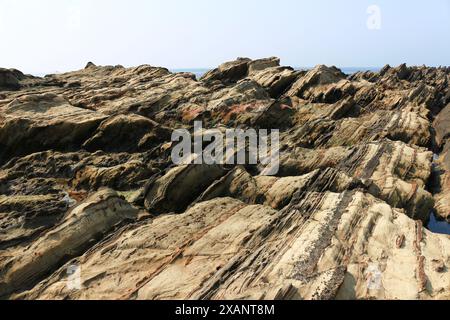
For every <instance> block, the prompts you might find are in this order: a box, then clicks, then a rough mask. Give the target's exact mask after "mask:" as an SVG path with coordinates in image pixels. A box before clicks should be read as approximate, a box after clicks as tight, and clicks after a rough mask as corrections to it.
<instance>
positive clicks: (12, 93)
mask: <svg viewBox="0 0 450 320" xmlns="http://www.w3.org/2000/svg"><path fill="white" fill-rule="evenodd" d="M2 72H3V73H2ZM5 74H6V75H7V76H6V77H5V76H4V75H5ZM2 77H3V78H2ZM4 79H6V80H7V82H8V81H9V82H8V83H9V88H3V87H2V88H0V90H1V92H0V296H2V297H1V298H10V299H442V300H445V299H449V298H450V296H449V295H448V292H450V273H449V270H448V266H449V264H450V257H449V254H450V243H449V241H450V240H449V237H448V236H447V235H439V234H434V233H432V232H431V231H429V230H426V229H425V228H424V225H425V224H426V223H427V222H428V220H429V218H430V214H431V213H432V212H433V211H436V212H437V214H438V216H440V218H442V219H443V220H445V219H447V220H448V217H449V212H450V210H449V208H450V198H449V197H448V195H449V194H450V184H449V181H450V179H449V177H450V174H449V172H450V142H449V134H448V127H449V126H448V104H449V103H450V89H449V83H450V69H449V68H426V67H408V66H406V65H402V66H400V67H396V68H395V67H389V66H386V67H385V68H383V70H381V72H360V73H357V74H354V75H351V76H347V75H345V74H343V73H342V72H341V71H340V70H339V69H337V68H335V67H326V66H317V67H316V68H314V69H312V70H310V71H296V70H294V69H293V68H290V67H284V66H280V61H279V59H278V58H267V59H259V60H254V61H253V60H250V59H246V58H243V59H238V60H236V61H232V62H228V63H225V64H223V65H221V66H219V67H218V68H217V69H215V70H212V71H210V72H208V73H207V74H205V76H204V77H203V78H202V79H200V80H197V79H196V77H195V75H194V74H192V73H171V72H170V71H169V70H167V69H165V68H159V67H153V66H149V65H143V66H139V67H135V68H124V67H123V66H96V65H94V64H93V63H89V64H88V65H87V66H86V68H85V69H82V70H79V71H75V72H68V73H63V74H57V75H49V76H46V77H44V78H36V77H31V76H26V75H23V74H22V73H21V72H19V71H17V70H3V69H2V70H1V72H0V83H3V82H1V81H4ZM0 87H1V85H0ZM194 121H202V124H203V129H204V131H203V132H206V131H208V130H211V129H215V130H219V131H220V132H225V130H226V129H229V128H240V129H249V128H252V129H269V130H270V129H279V130H280V143H281V145H280V170H279V171H278V173H277V175H276V176H270V177H267V176H264V175H263V173H264V172H265V171H266V170H265V169H266V168H265V166H263V165H250V164H249V165H245V166H238V165H227V166H222V165H212V166H208V165H187V164H186V165H184V166H174V164H173V162H172V159H171V152H172V151H173V150H174V147H175V143H172V142H170V138H171V132H172V130H174V129H181V128H182V129H187V130H189V131H192V129H193V122H194ZM433 153H434V155H433ZM105 187H106V188H110V189H104V188H105ZM114 190H115V191H114ZM131 203H132V204H133V205H131ZM74 265H75V266H78V267H79V268H80V270H81V274H80V281H81V283H80V285H81V289H80V290H77V289H73V288H72V289H71V288H70V287H67V280H68V279H67V277H68V273H67V272H68V270H69V269H70V268H71V267H72V266H74Z"/></svg>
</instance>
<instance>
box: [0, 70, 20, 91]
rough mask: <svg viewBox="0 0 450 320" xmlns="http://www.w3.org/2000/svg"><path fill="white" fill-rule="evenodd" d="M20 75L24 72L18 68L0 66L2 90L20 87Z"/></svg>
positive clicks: (0, 89)
mask: <svg viewBox="0 0 450 320" xmlns="http://www.w3.org/2000/svg"><path fill="white" fill-rule="evenodd" d="M18 76H19V77H18ZM20 76H23V74H22V73H21V72H20V71H18V70H9V69H3V68H0V91H2V90H18V89H20V81H19V80H20Z"/></svg>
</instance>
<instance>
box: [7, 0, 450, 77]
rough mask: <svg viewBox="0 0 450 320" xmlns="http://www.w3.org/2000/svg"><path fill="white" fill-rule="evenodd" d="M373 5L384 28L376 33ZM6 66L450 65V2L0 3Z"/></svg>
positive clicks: (57, 0) (36, 69)
mask: <svg viewBox="0 0 450 320" xmlns="http://www.w3.org/2000/svg"><path fill="white" fill-rule="evenodd" d="M370 5H377V6H378V7H379V8H380V10H381V29H380V30H370V29H369V28H368V27H367V20H368V18H369V14H368V13H367V9H368V7H369V6H370ZM0 39H1V43H2V44H1V50H0V66H1V67H16V68H19V69H21V70H23V71H24V72H28V73H44V72H54V71H65V70H73V69H79V68H81V67H83V66H84V65H85V63H86V62H87V61H90V60H92V61H93V62H95V63H97V64H122V65H125V66H133V65H139V64H144V63H147V64H151V65H158V66H165V67H169V68H195V67H197V68H202V67H214V66H216V65H218V64H219V63H221V62H224V61H226V60H231V59H234V58H236V57H238V56H248V57H250V58H259V57H265V56H273V55H275V56H279V57H280V58H281V59H282V64H284V65H291V66H313V65H316V64H319V63H323V64H328V65H337V66H340V67H357V66H382V65H384V64H386V63H389V64H391V65H398V64H400V63H402V62H406V63H408V64H412V65H417V64H420V65H421V64H427V65H433V66H437V65H450V41H449V39H450V0H427V1H425V0H395V1H394V0H369V1H367V0H341V1H335V0H314V1H306V0H277V1H275V0H128V1H125V0H0Z"/></svg>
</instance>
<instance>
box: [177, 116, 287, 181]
mask: <svg viewBox="0 0 450 320" xmlns="http://www.w3.org/2000/svg"><path fill="white" fill-rule="evenodd" d="M172 142H173V143H178V144H177V145H175V147H174V148H173V149H172V161H173V163H174V164H176V165H187V164H207V165H214V164H221V165H257V164H260V165H263V166H264V170H262V172H261V175H265V176H274V175H276V174H277V173H278V171H279V168H280V132H279V130H270V132H269V130H265V129H264V130H258V131H257V130H255V129H246V130H243V129H227V130H219V129H210V130H203V125H202V122H200V121H196V122H195V123H194V132H193V134H191V133H190V132H189V131H188V130H185V129H179V130H175V131H174V132H173V134H172Z"/></svg>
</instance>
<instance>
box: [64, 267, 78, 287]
mask: <svg viewBox="0 0 450 320" xmlns="http://www.w3.org/2000/svg"><path fill="white" fill-rule="evenodd" d="M66 275H67V289H68V290H81V289H82V285H81V267H80V266H79V265H76V264H71V265H69V266H68V267H67V269H66Z"/></svg>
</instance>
